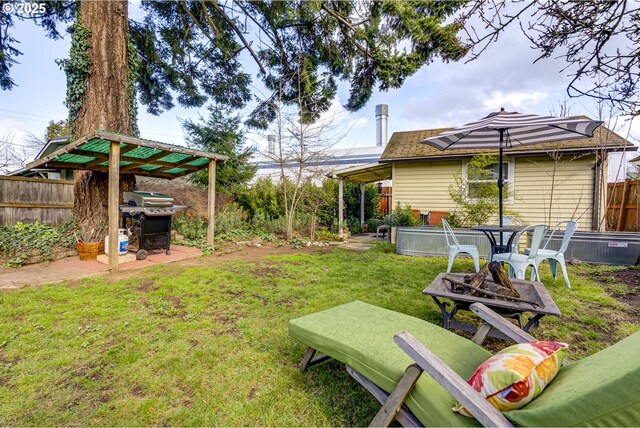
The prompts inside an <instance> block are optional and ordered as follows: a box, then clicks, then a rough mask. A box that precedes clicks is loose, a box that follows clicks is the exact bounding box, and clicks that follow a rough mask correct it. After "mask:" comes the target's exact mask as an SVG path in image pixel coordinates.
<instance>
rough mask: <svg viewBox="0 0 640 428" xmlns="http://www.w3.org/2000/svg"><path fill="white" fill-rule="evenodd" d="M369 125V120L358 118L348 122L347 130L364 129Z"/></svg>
mask: <svg viewBox="0 0 640 428" xmlns="http://www.w3.org/2000/svg"><path fill="white" fill-rule="evenodd" d="M368 124H369V119H367V118H366V117H359V118H357V119H352V120H350V121H349V128H351V129H355V128H364V127H366V126H367V125H368Z"/></svg>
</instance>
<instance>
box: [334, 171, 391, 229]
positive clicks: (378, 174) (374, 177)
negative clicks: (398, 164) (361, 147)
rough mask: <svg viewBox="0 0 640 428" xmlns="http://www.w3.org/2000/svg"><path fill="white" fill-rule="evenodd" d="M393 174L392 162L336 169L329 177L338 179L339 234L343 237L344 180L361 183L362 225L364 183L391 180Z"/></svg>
mask: <svg viewBox="0 0 640 428" xmlns="http://www.w3.org/2000/svg"><path fill="white" fill-rule="evenodd" d="M391 176H392V166H391V164H390V163H378V162H376V163H368V164H364V165H357V166H352V167H349V168H344V169H341V170H338V171H334V172H333V173H332V174H330V175H329V178H335V179H337V180H338V236H339V237H340V238H342V229H343V226H344V180H349V181H352V182H354V183H359V184H360V226H361V227H362V225H363V224H364V185H365V184H367V183H375V182H376V181H382V180H389V179H391Z"/></svg>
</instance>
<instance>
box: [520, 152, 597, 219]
mask: <svg viewBox="0 0 640 428" xmlns="http://www.w3.org/2000/svg"><path fill="white" fill-rule="evenodd" d="M594 163H595V156H585V157H582V158H580V159H574V160H571V161H567V162H564V163H561V164H558V165H557V168H556V171H555V180H554V179H553V166H554V164H553V161H551V159H550V158H549V157H548V156H546V157H539V158H516V166H515V170H516V174H515V200H514V203H513V205H511V208H513V209H514V210H515V211H516V212H517V213H519V214H520V215H521V216H522V217H523V219H524V221H525V222H526V223H528V224H534V223H544V224H549V225H553V224H555V223H557V222H559V221H563V220H569V219H573V220H576V221H577V222H578V229H580V230H591V218H592V214H593V171H592V170H591V168H592V167H593V164H594ZM552 189H553V200H552V191H551V190H552Z"/></svg>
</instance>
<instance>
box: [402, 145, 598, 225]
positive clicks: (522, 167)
mask: <svg viewBox="0 0 640 428" xmlns="http://www.w3.org/2000/svg"><path fill="white" fill-rule="evenodd" d="M462 162H463V161H462V160H456V161H433V162H410V163H400V162H398V163H395V164H394V168H393V205H394V206H395V204H396V203H398V202H400V203H401V204H409V205H411V207H412V208H413V209H419V210H420V211H421V212H423V213H426V212H429V211H453V210H454V209H455V205H454V203H453V202H452V201H451V198H450V197H449V190H448V189H449V186H450V185H451V184H452V183H453V176H454V174H455V173H456V172H459V171H460V170H461V168H462ZM594 162H595V156H593V155H591V156H585V157H582V158H579V159H574V160H571V161H567V162H564V163H562V164H559V165H558V166H557V169H556V172H555V184H553V188H554V191H553V204H552V206H551V214H550V215H549V203H550V200H551V189H552V183H554V180H553V179H552V175H553V161H552V159H551V158H550V157H548V156H541V157H535V158H532V157H527V158H516V159H515V167H514V170H515V175H514V180H513V185H514V189H515V198H514V201H513V203H511V204H506V205H505V208H506V209H513V210H515V211H516V212H517V213H518V214H520V215H521V217H522V219H523V221H524V222H525V223H527V224H535V223H545V224H549V225H553V224H555V223H557V222H559V221H562V220H569V219H574V220H576V221H577V222H578V229H580V230H591V217H592V204H593V171H592V170H591V168H592V166H593V164H594Z"/></svg>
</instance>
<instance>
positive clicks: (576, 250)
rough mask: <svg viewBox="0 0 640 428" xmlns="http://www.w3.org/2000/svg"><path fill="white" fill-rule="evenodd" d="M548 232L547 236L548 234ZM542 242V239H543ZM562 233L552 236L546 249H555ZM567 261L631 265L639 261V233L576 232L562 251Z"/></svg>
mask: <svg viewBox="0 0 640 428" xmlns="http://www.w3.org/2000/svg"><path fill="white" fill-rule="evenodd" d="M549 234H550V233H549V232H548V233H547V236H549ZM543 242H544V241H543ZM561 242H562V234H560V235H559V236H558V237H555V236H554V237H553V238H552V239H551V242H549V245H547V249H550V250H557V249H558V248H560V244H561ZM564 258H565V260H567V261H570V260H580V261H581V262H585V263H595V264H607V265H623V266H633V265H637V264H639V262H640V233H634V232H608V233H597V232H576V233H574V235H573V236H572V237H571V241H570V242H569V248H567V251H566V252H565V253H564Z"/></svg>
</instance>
